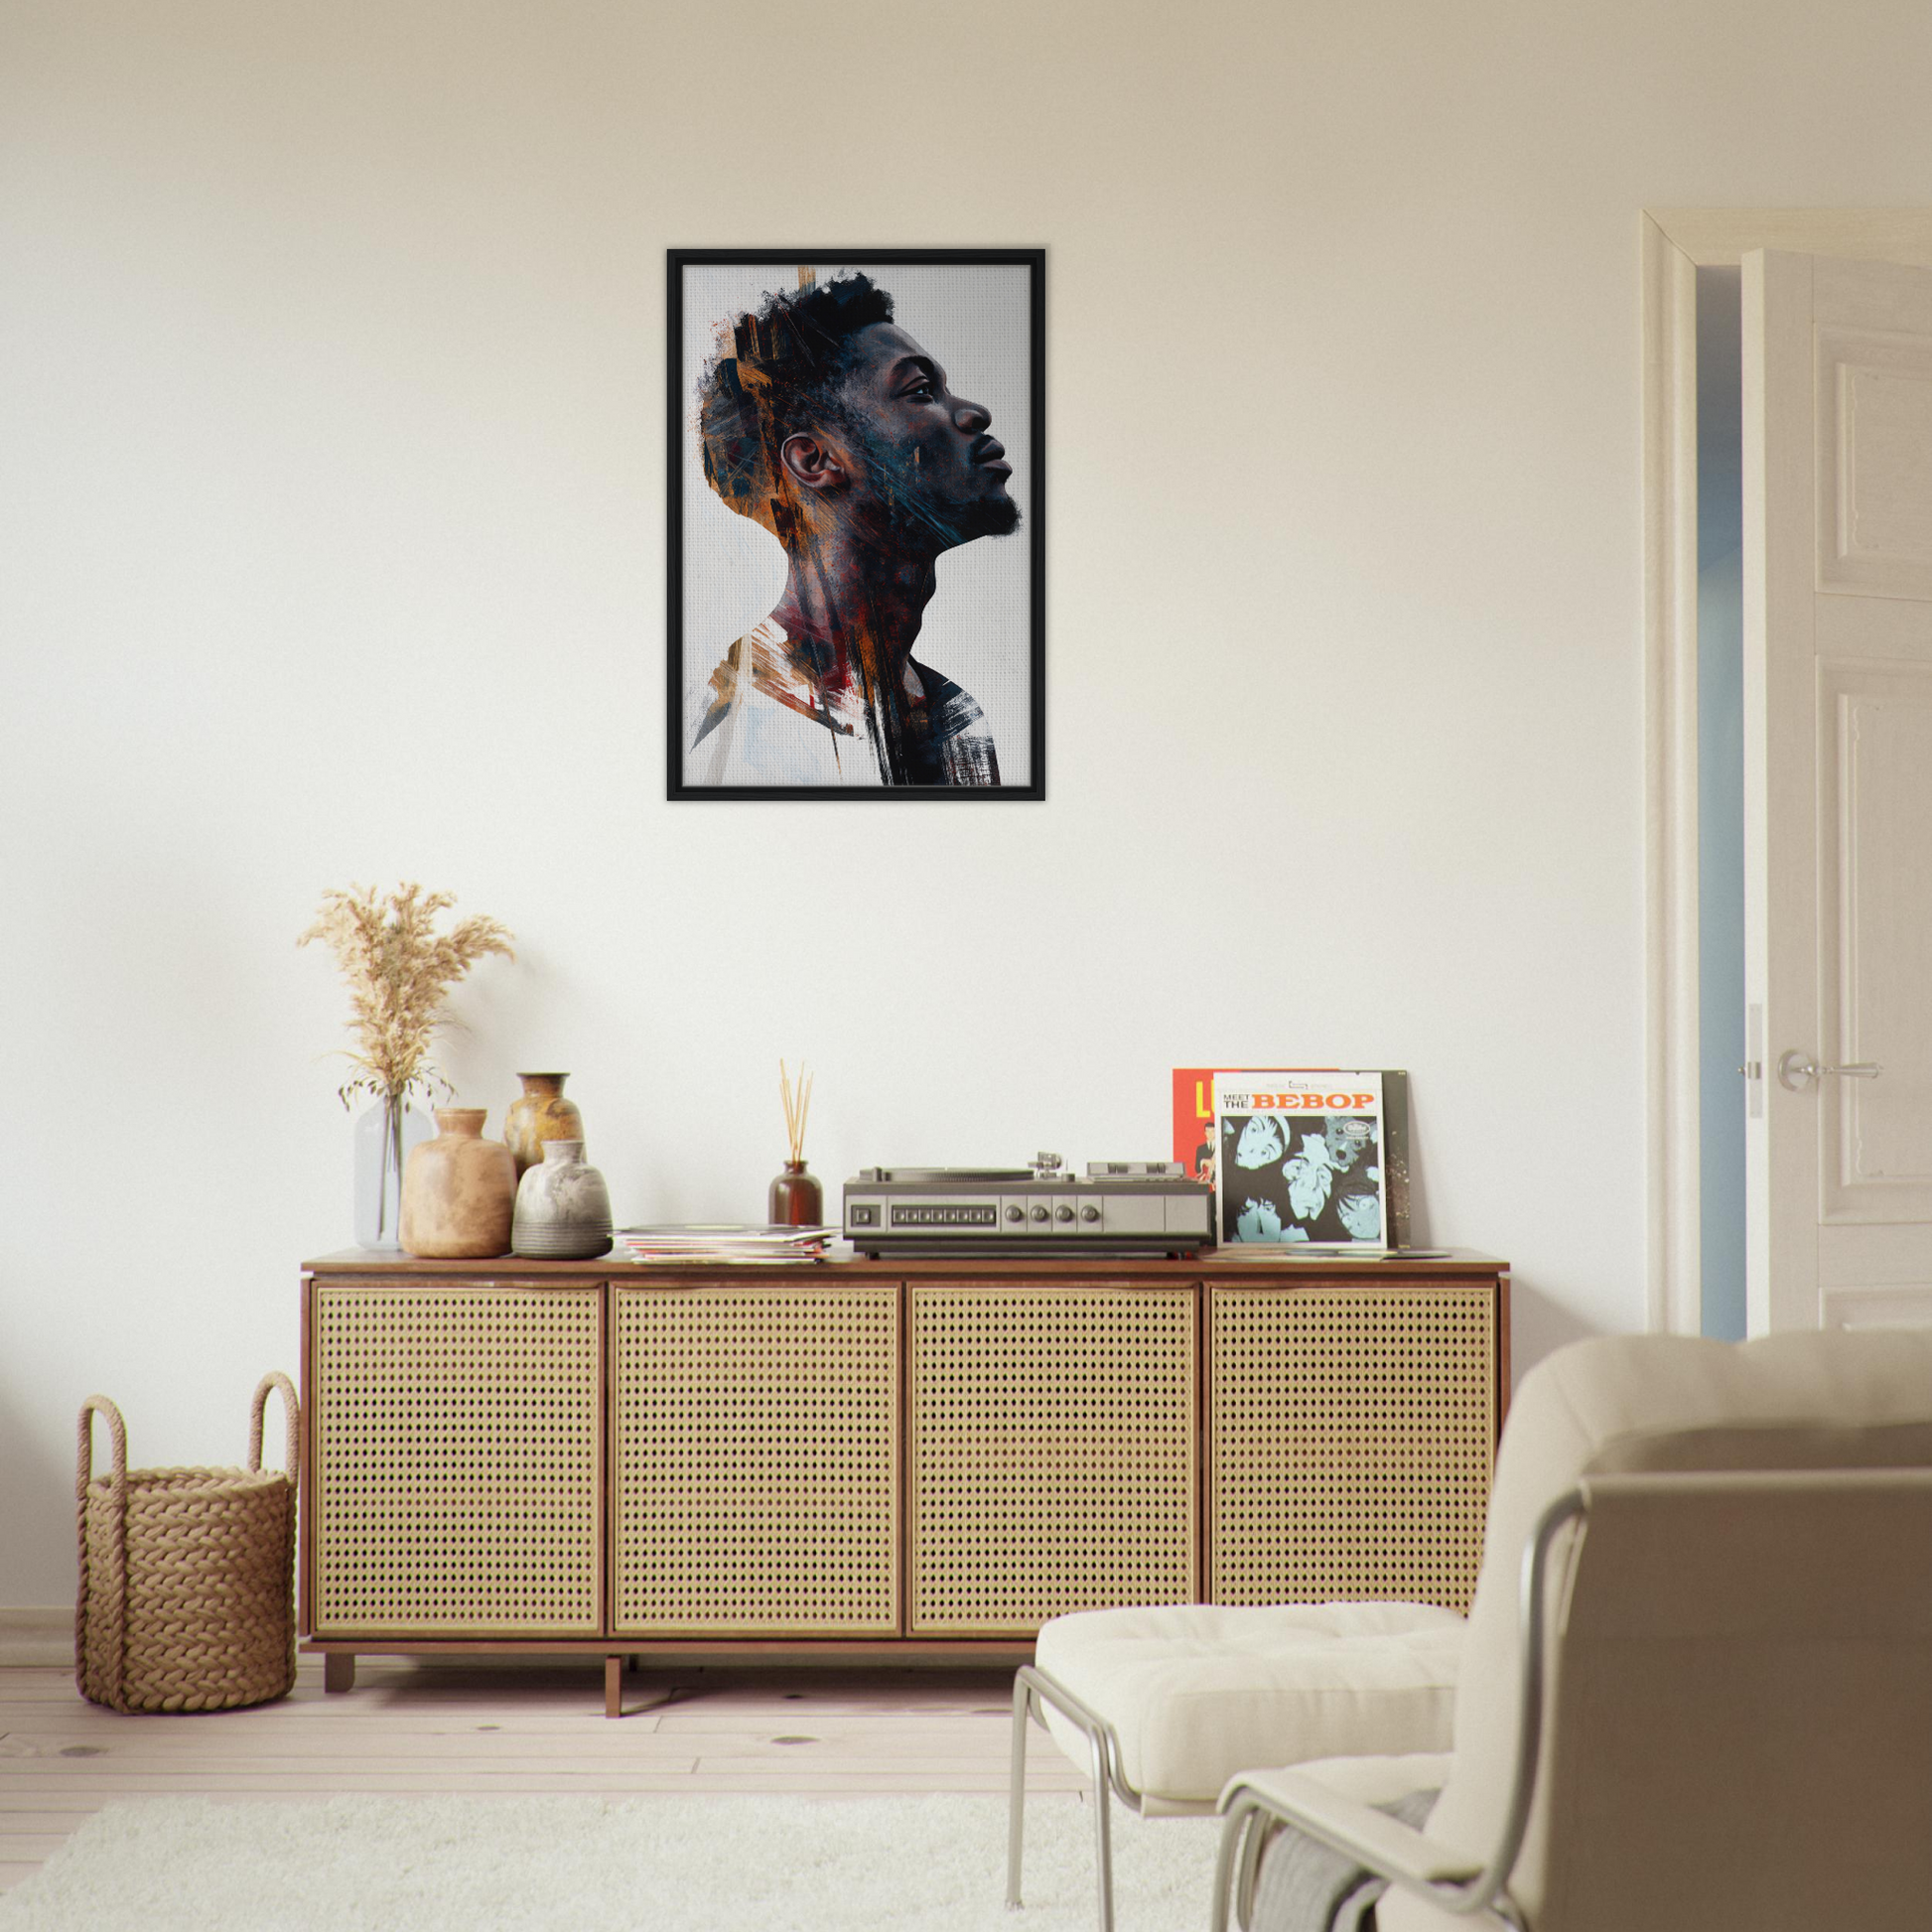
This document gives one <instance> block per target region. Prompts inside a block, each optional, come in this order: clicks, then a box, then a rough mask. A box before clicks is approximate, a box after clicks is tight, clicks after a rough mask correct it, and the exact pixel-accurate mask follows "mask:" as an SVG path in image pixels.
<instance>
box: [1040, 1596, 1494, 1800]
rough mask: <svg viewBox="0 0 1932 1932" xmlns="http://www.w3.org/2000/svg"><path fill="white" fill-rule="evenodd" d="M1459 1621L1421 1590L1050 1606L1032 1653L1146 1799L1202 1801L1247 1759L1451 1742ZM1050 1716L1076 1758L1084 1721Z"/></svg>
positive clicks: (1378, 1752) (1370, 1752)
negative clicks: (1382, 1598)
mask: <svg viewBox="0 0 1932 1932" xmlns="http://www.w3.org/2000/svg"><path fill="white" fill-rule="evenodd" d="M1463 1628H1464V1625H1463V1621H1462V1618H1461V1617H1460V1616H1458V1615H1457V1614H1456V1612H1455V1611H1453V1610H1446V1609H1442V1608H1439V1607H1438V1606H1437V1605H1435V1604H1433V1603H1290V1604H1282V1605H1279V1606H1269V1607H1265V1608H1245V1607H1243V1608H1233V1607H1227V1606H1222V1605H1213V1604H1206V1603H1182V1604H1173V1605H1168V1606H1163V1607H1159V1608H1148V1609H1121V1610H1083V1611H1080V1612H1078V1613H1076V1614H1074V1615H1071V1616H1057V1617H1054V1618H1053V1619H1052V1621H1051V1622H1049V1623H1047V1624H1045V1625H1043V1626H1042V1627H1041V1629H1040V1632H1039V1640H1038V1644H1037V1647H1036V1649H1035V1659H1036V1662H1037V1666H1038V1668H1039V1669H1040V1670H1041V1671H1043V1672H1044V1673H1045V1674H1046V1675H1047V1676H1048V1677H1050V1678H1052V1679H1053V1680H1054V1681H1055V1682H1057V1683H1059V1684H1062V1685H1064V1686H1065V1687H1066V1689H1067V1690H1069V1691H1071V1692H1072V1693H1073V1695H1074V1696H1075V1697H1077V1698H1078V1699H1080V1701H1081V1702H1082V1703H1083V1704H1086V1705H1088V1706H1090V1707H1091V1708H1092V1709H1093V1710H1095V1711H1097V1712H1099V1714H1100V1715H1101V1716H1102V1717H1103V1718H1105V1719H1106V1720H1107V1721H1108V1723H1110V1724H1111V1725H1113V1726H1114V1729H1115V1731H1116V1732H1117V1733H1118V1735H1119V1737H1120V1751H1121V1767H1122V1769H1123V1771H1124V1772H1125V1774H1126V1777H1127V1781H1128V1783H1129V1784H1131V1785H1132V1786H1133V1787H1134V1788H1135V1789H1136V1790H1137V1791H1139V1792H1141V1793H1142V1794H1143V1796H1144V1797H1145V1798H1146V1800H1147V1801H1148V1803H1147V1809H1148V1810H1150V1811H1174V1810H1201V1811H1207V1810H1212V1809H1213V1806H1214V1802H1215V1800H1216V1799H1217V1798H1218V1797H1219V1796H1220V1792H1221V1787H1222V1786H1223V1785H1224V1784H1226V1783H1227V1781H1228V1779H1229V1778H1230V1777H1232V1776H1233V1775H1234V1774H1235V1772H1237V1771H1246V1770H1252V1769H1254V1768H1255V1767H1256V1766H1259V1765H1271V1766H1272V1765H1281V1764H1294V1763H1299V1762H1301V1761H1303V1760H1304V1759H1307V1758H1315V1757H1345V1756H1356V1755H1367V1756H1384V1755H1394V1754H1398V1753H1406V1752H1413V1751H1446V1750H1448V1749H1449V1724H1450V1719H1451V1715H1452V1712H1453V1708H1454V1695H1455V1676H1456V1663H1457V1660H1458V1658H1459V1656H1460V1654H1461V1649H1462V1631H1463ZM1046 1718H1047V1729H1048V1730H1049V1731H1050V1732H1051V1733H1052V1735H1053V1739H1054V1741H1055V1742H1056V1743H1057V1744H1058V1745H1059V1746H1060V1748H1061V1749H1062V1750H1063V1751H1065V1752H1066V1754H1067V1756H1068V1757H1070V1758H1071V1759H1072V1760H1073V1761H1074V1762H1075V1763H1076V1764H1078V1765H1080V1766H1081V1767H1082V1768H1083V1769H1084V1768H1086V1767H1087V1765H1088V1763H1089V1762H1090V1759H1089V1754H1088V1748H1087V1744H1086V1741H1085V1739H1084V1738H1083V1737H1082V1736H1081V1734H1080V1732H1079V1731H1078V1730H1077V1729H1076V1728H1075V1727H1074V1726H1073V1725H1071V1724H1070V1723H1068V1721H1067V1720H1066V1719H1064V1718H1062V1717H1060V1716H1059V1715H1058V1714H1057V1713H1055V1712H1053V1711H1051V1710H1050V1709H1049V1710H1048V1711H1047V1714H1046Z"/></svg>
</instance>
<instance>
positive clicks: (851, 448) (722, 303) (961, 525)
mask: <svg viewBox="0 0 1932 1932" xmlns="http://www.w3.org/2000/svg"><path fill="white" fill-rule="evenodd" d="M1044 278H1045V252H1044V250H1042V249H1038V248H978V249H963V248H959V249H925V250H913V249H884V250H882V249H872V250H845V251H841V250H838V249H738V250H728V249H716V248H673V249H671V250H670V251H669V273H668V278H667V279H668V283H669V327H668V336H669V344H670V358H669V375H668V380H669V386H670V407H669V411H668V415H669V426H670V487H669V536H670V542H669V548H668V553H667V554H668V578H669V594H670V608H669V614H668V630H667V638H668V651H667V656H668V660H669V741H670V743H669V791H670V796H671V797H673V798H774V799H775V798H908V797H909V798H1034V799H1037V798H1043V797H1044V796H1045V770H1044V751H1045V736H1046V734H1045V715H1044V685H1045V665H1044V655H1043V652H1044V644H1043V637H1042V632H1043V628H1044V625H1043V613H1044V607H1045V594H1044V583H1043V579H1042V563H1043V559H1044V555H1045V547H1044V537H1043V532H1042V525H1041V517H1042V509H1043V503H1042V490H1041V477H1042V472H1043V460H1042V450H1041V441H1042V431H1043V427H1044V415H1045V406H1044V393H1045V392H1044V372H1043V369H1042V342H1043V336H1044V317H1045V288H1044Z"/></svg>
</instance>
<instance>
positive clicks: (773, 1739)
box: [0, 1657, 1083, 1889]
mask: <svg viewBox="0 0 1932 1932" xmlns="http://www.w3.org/2000/svg"><path fill="white" fill-rule="evenodd" d="M603 1669H604V1667H603V1662H602V1660H601V1659H598V1658H591V1659H587V1660H586V1661H584V1662H582V1663H554V1664H541V1665H538V1664H526V1663H521V1662H516V1661H504V1662H494V1663H488V1664H485V1663H482V1662H468V1663H454V1662H449V1663H445V1662H434V1663H428V1662H425V1663H417V1662H410V1661H407V1660H403V1659H397V1660H394V1661H391V1660H388V1659H384V1658H368V1657H364V1658H361V1659H359V1660H358V1663H357V1668H356V1674H355V1688H354V1690H352V1691H350V1692H348V1693H347V1694H346V1695H340V1696H330V1695H328V1694H327V1693H325V1692H324V1690H323V1688H322V1660H321V1659H320V1658H313V1657H304V1658H303V1659H302V1660H301V1664H300V1667H299V1669H298V1671H297V1677H296V1687H295V1690H294V1691H293V1692H292V1693H291V1694H290V1695H289V1696H288V1697H286V1698H284V1699H282V1700H280V1701H279V1702H278V1703H275V1704H267V1705H262V1706H259V1707H258V1708H256V1709H254V1710H250V1711H221V1712H206V1713H200V1714H196V1715H193V1716H183V1717H136V1718H126V1717H122V1716H120V1715H119V1714H118V1713H115V1712H112V1711H104V1710H102V1709H101V1708H100V1707H99V1706H98V1705H92V1704H88V1703H86V1702H84V1701H83V1700H82V1699H81V1697H80V1696H79V1694H78V1693H77V1692H76V1691H75V1690H74V1688H73V1674H72V1672H71V1671H69V1670H64V1669H63V1670H54V1669H46V1670H43V1669H27V1668H14V1669H0V1889H3V1888H5V1887H6V1886H8V1885H12V1884H17V1883H18V1882H19V1881H20V1880H21V1879H22V1878H24V1877H25V1876H26V1875H27V1874H28V1873H29V1872H30V1871H32V1870H33V1869H34V1868H35V1867H36V1866H37V1865H38V1864H39V1863H41V1861H42V1860H44V1859H46V1858H48V1857H49V1856H50V1855H51V1854H52V1853H53V1852H54V1850H55V1848H56V1847H57V1846H59V1845H60V1844H61V1842H62V1841H63V1840H64V1839H65V1838H66V1837H67V1836H68V1834H69V1832H72V1831H73V1830H75V1829H76V1828H77V1827H78V1826H79V1825H80V1823H81V1822H82V1821H83V1820H84V1819H86V1818H88V1817H90V1816H91V1815H92V1814H93V1813H94V1812H96V1811H98V1810H99V1809H100V1808H101V1806H103V1805H107V1804H112V1803H114V1802H115V1801H116V1800H118V1799H122V1798H131V1797H138V1796H142V1795H155V1794H159V1795H165V1796H170V1797H189V1796H206V1797H211V1798H217V1799H240V1798H325V1797H333V1796H335V1795H336V1794H337V1793H342V1792H394V1793H402V1794H411V1793H415V1794H424V1795H427V1794H431V1793H438V1792H498V1793H504V1794H511V1795H514V1794H518V1793H522V1792H540V1791H577V1792H587V1793H591V1794H596V1795H602V1794H622V1793H632V1792H650V1791H689V1792H698V1791H813V1792H820V1793H826V1792H850V1793H863V1792H888V1791H900V1792H904V1791H911V1792H923V1791H983V1792H1003V1791H1005V1789H1006V1777H1007V1751H1008V1747H1009V1741H1010V1732H1009V1728H1008V1726H1009V1722H1010V1718H1011V1709H1012V1707H1011V1704H1010V1698H1011V1695H1012V1687H1013V1674H1012V1672H1011V1671H959V1670H951V1669H948V1670H944V1671H940V1670H913V1669H903V1668H901V1669H886V1668H879V1669H871V1670H865V1671H851V1670H838V1671H833V1670H805V1669H793V1668H787V1669H777V1668H772V1669H765V1670H746V1669H741V1668H732V1669H726V1668H722V1667H719V1668H698V1667H695V1666H693V1667H689V1668H685V1669H681V1670H678V1671H675V1672H658V1671H649V1672H641V1673H633V1674H631V1675H629V1676H627V1677H626V1678H625V1680H624V1697H623V1709H624V1716H623V1717H622V1718H621V1719H617V1720H612V1719H608V1718H606V1717H605V1715H604V1677H603ZM1028 1770H1029V1776H1028V1788H1029V1789H1030V1790H1035V1791H1077V1790H1079V1789H1080V1788H1081V1786H1082V1782H1083V1781H1082V1779H1081V1777H1080V1775H1079V1773H1078V1772H1077V1771H1075V1770H1074V1768H1073V1767H1072V1766H1071V1765H1070V1764H1068V1763H1067V1762H1066V1760H1065V1759H1063V1758H1062V1757H1061V1756H1060V1754H1059V1752H1058V1751H1057V1750H1055V1749H1054V1748H1053V1746H1052V1744H1051V1743H1050V1742H1048V1740H1047V1739H1046V1737H1045V1734H1044V1733H1043V1732H1041V1731H1039V1730H1038V1729H1037V1728H1035V1731H1034V1733H1033V1739H1032V1743H1031V1746H1030V1748H1029V1751H1028Z"/></svg>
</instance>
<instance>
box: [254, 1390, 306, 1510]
mask: <svg viewBox="0 0 1932 1932" xmlns="http://www.w3.org/2000/svg"><path fill="white" fill-rule="evenodd" d="M270 1389H280V1390H281V1392H282V1414H283V1415H284V1416H285V1417H286V1418H287V1420H288V1426H289V1438H288V1455H287V1458H286V1461H287V1467H288V1472H289V1480H290V1481H291V1482H293V1481H295V1480H297V1478H298V1477H299V1476H300V1475H301V1473H302V1405H301V1403H299V1402H298V1401H297V1400H296V1396H295V1384H294V1383H293V1382H291V1381H290V1380H289V1378H288V1377H287V1376H286V1375H284V1374H283V1373H282V1372H281V1370H280V1369H274V1368H272V1369H270V1370H269V1371H268V1373H267V1374H266V1375H264V1376H263V1377H262V1379H261V1381H260V1382H259V1383H258V1384H257V1385H256V1388H255V1401H254V1406H253V1408H252V1409H251V1410H250V1411H249V1415H248V1468H249V1471H250V1473H253V1472H254V1471H255V1470H257V1469H259V1468H260V1467H261V1465H262V1423H263V1420H264V1411H266V1409H267V1408H268V1392H269V1390H270Z"/></svg>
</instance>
